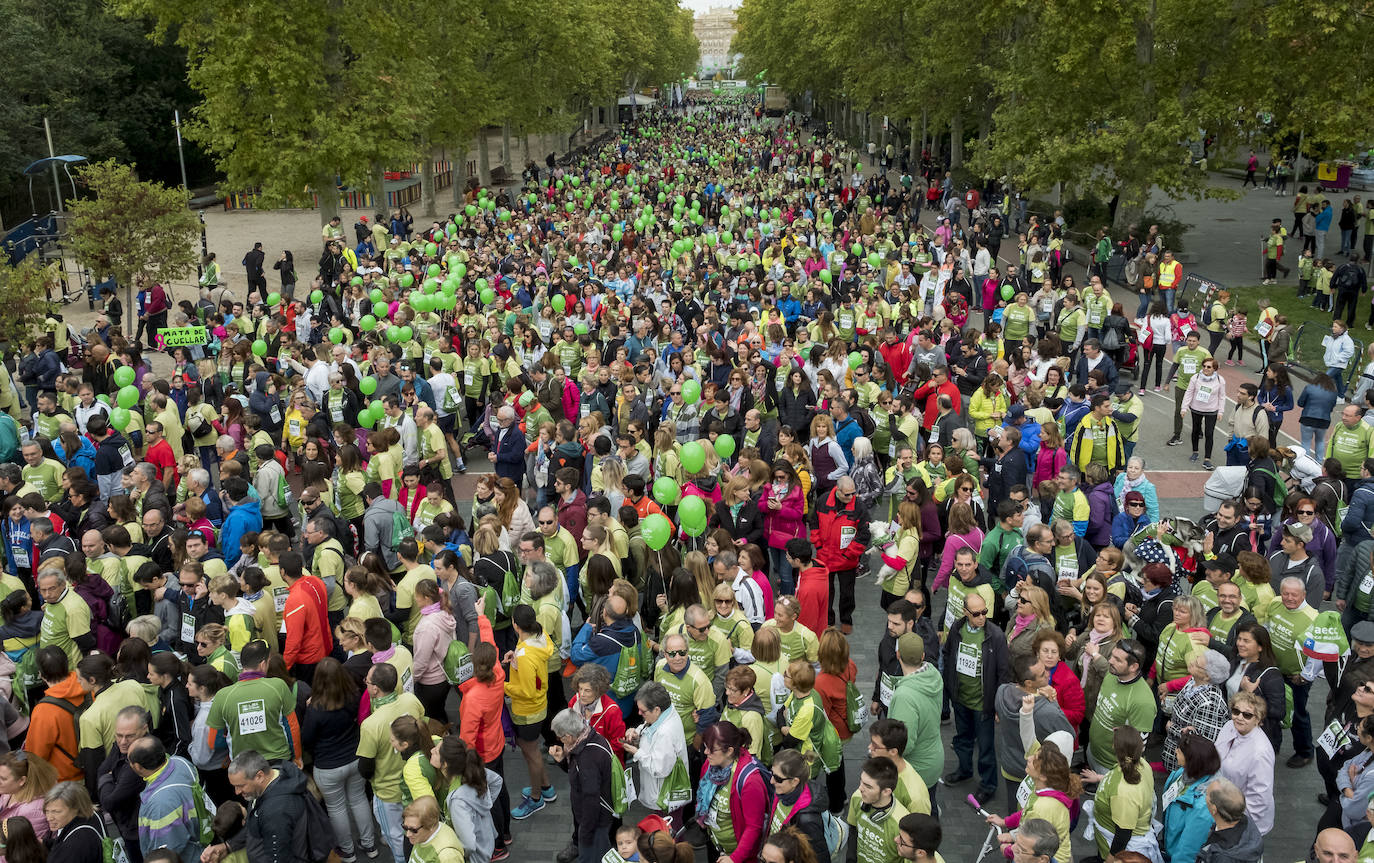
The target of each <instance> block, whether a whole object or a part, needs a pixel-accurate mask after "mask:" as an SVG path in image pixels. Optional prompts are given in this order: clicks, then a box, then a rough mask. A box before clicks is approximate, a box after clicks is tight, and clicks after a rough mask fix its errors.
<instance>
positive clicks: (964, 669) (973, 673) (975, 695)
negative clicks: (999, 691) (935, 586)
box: [951, 579, 986, 710]
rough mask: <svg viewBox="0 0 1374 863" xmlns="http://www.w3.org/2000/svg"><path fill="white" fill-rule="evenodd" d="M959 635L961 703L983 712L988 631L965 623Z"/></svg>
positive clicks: (957, 669)
mask: <svg viewBox="0 0 1374 863" xmlns="http://www.w3.org/2000/svg"><path fill="white" fill-rule="evenodd" d="M957 580H958V579H955V581H957ZM951 583H953V582H951ZM959 635H960V640H959V650H958V651H957V652H956V654H955V656H954V662H955V665H954V673H955V674H956V675H957V676H958V679H959V703H960V704H962V705H964V706H965V707H967V708H969V709H970V710H982V709H983V638H984V637H985V635H986V631H985V630H984V629H983V628H979V629H974V628H973V627H971V626H969V625H968V624H967V623H965V624H964V628H963V629H962V630H960V631H959Z"/></svg>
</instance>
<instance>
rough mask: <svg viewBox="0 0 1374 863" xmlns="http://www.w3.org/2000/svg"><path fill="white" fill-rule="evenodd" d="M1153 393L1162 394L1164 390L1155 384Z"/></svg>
mask: <svg viewBox="0 0 1374 863" xmlns="http://www.w3.org/2000/svg"><path fill="white" fill-rule="evenodd" d="M1155 392H1157V393H1162V392H1164V388H1163V387H1161V386H1159V385H1158V384H1156V385H1155Z"/></svg>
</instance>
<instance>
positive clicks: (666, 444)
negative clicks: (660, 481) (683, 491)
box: [654, 421, 686, 486]
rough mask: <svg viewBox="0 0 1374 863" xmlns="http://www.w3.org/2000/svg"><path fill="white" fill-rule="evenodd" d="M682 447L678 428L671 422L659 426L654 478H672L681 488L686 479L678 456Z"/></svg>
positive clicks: (656, 434) (655, 436) (655, 446)
mask: <svg viewBox="0 0 1374 863" xmlns="http://www.w3.org/2000/svg"><path fill="white" fill-rule="evenodd" d="M681 449H682V445H681V444H679V443H678V442H677V426H676V425H674V424H673V423H672V422H671V421H664V422H662V423H660V424H659V426H658V431H656V432H654V476H656V477H659V476H667V477H672V479H673V481H674V482H676V483H677V484H678V485H679V486H681V485H682V483H683V481H684V480H685V479H686V475H685V474H684V473H683V470H682V460H681V459H680V458H679V456H678V454H679V452H680V451H681Z"/></svg>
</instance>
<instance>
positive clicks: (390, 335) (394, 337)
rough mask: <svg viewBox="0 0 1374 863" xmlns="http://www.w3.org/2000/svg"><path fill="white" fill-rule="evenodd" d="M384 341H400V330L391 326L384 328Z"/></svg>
mask: <svg viewBox="0 0 1374 863" xmlns="http://www.w3.org/2000/svg"><path fill="white" fill-rule="evenodd" d="M386 340H387V341H389V342H399V341H400V340H401V328H400V327H398V326H396V325H395V324H392V325H391V326H389V327H387V328H386Z"/></svg>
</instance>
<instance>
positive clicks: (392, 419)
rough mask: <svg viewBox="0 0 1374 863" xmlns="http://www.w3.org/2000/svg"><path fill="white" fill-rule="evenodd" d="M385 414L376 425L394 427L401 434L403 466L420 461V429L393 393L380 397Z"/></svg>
mask: <svg viewBox="0 0 1374 863" xmlns="http://www.w3.org/2000/svg"><path fill="white" fill-rule="evenodd" d="M382 407H383V410H384V412H385V415H384V416H383V417H382V420H381V422H379V423H378V424H377V425H378V427H380V428H394V429H396V433H397V434H399V435H400V436H401V450H402V452H403V453H404V455H405V465H404V466H405V467H409V466H411V465H414V464H419V463H420V430H419V428H417V427H416V425H415V420H414V419H412V418H411V416H410V414H408V413H406V412H405V409H404V408H403V407H401V400H400V399H398V398H397V397H396V396H394V395H389V396H386V397H384V398H383V399H382Z"/></svg>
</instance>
